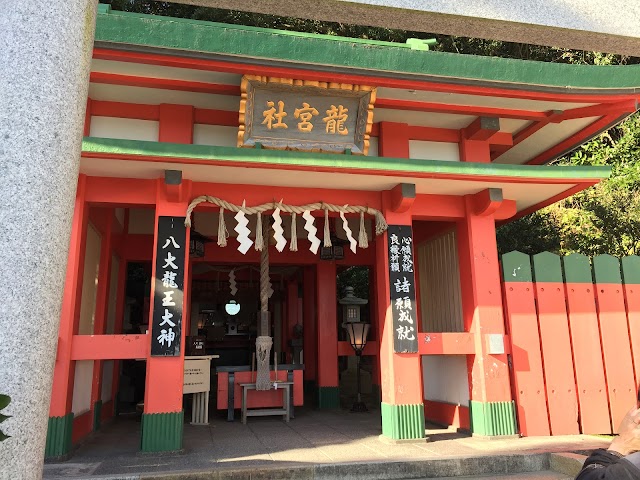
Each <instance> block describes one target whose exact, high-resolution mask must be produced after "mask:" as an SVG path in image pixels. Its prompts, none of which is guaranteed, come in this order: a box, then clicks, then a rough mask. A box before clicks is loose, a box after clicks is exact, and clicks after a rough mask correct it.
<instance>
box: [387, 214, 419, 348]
mask: <svg viewBox="0 0 640 480" xmlns="http://www.w3.org/2000/svg"><path fill="white" fill-rule="evenodd" d="M387 237H388V239H389V283H390V285H389V286H390V292H391V295H390V297H391V298H390V301H391V312H392V313H393V330H394V340H393V351H394V352H396V353H416V352H417V351H418V323H417V317H416V314H415V303H416V289H415V276H414V273H413V234H412V230H411V227H410V226H407V225H389V229H388V230H387Z"/></svg>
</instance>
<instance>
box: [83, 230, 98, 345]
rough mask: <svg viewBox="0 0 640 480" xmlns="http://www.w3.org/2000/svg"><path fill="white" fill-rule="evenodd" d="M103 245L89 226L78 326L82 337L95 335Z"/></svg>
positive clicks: (96, 233) (96, 231)
mask: <svg viewBox="0 0 640 480" xmlns="http://www.w3.org/2000/svg"><path fill="white" fill-rule="evenodd" d="M101 243H102V240H101V238H100V234H99V233H98V230H96V228H95V227H94V226H93V225H92V224H89V226H88V227H87V245H86V250H85V255H84V274H83V277H82V298H81V300H80V323H79V325H78V333H79V334H80V335H91V334H92V333H93V325H94V320H95V314H96V293H97V289H98V273H99V268H100V245H101Z"/></svg>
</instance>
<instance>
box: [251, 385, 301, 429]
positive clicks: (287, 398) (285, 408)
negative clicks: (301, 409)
mask: <svg viewBox="0 0 640 480" xmlns="http://www.w3.org/2000/svg"><path fill="white" fill-rule="evenodd" d="M273 385H274V389H275V390H278V389H280V390H282V408H251V409H249V408H247V392H248V391H249V390H255V389H256V384H255V383H241V384H240V388H242V423H244V424H246V423H247V417H262V416H266V415H282V417H283V418H284V421H285V422H289V419H290V418H291V417H292V410H293V404H292V403H291V387H292V386H293V382H274V384H273Z"/></svg>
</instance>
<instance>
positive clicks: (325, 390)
mask: <svg viewBox="0 0 640 480" xmlns="http://www.w3.org/2000/svg"><path fill="white" fill-rule="evenodd" d="M318 408H340V388H338V387H318Z"/></svg>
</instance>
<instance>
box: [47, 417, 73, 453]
mask: <svg viewBox="0 0 640 480" xmlns="http://www.w3.org/2000/svg"><path fill="white" fill-rule="evenodd" d="M72 429H73V412H72V413H68V414H67V415H65V416H64V417H49V425H48V427H47V444H46V447H45V450H44V457H45V458H47V459H60V458H64V457H65V456H66V455H67V454H68V453H69V452H70V451H71V431H72Z"/></svg>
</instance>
